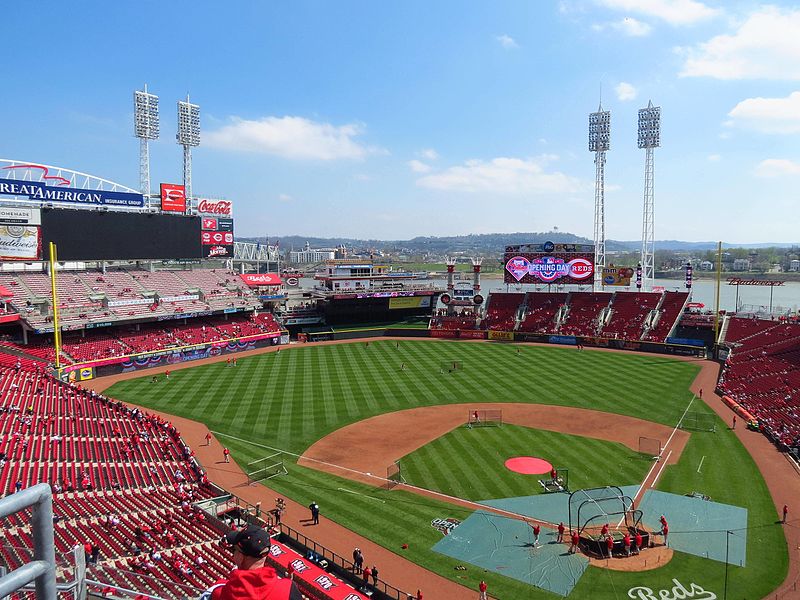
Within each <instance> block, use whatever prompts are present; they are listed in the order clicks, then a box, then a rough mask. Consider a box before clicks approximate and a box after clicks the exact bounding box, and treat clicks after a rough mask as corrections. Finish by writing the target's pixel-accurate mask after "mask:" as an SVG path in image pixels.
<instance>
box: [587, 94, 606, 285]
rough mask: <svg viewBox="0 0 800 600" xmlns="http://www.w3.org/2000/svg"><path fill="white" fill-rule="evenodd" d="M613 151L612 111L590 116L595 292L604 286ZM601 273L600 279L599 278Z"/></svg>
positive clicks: (594, 113) (600, 109)
mask: <svg viewBox="0 0 800 600" xmlns="http://www.w3.org/2000/svg"><path fill="white" fill-rule="evenodd" d="M610 149H611V111H608V110H603V105H602V103H601V104H600V106H599V107H598V108H597V112H593V113H590V114H589V151H590V152H594V269H595V277H594V290H595V291H598V290H599V289H601V287H602V285H603V268H605V266H606V208H605V197H606V190H605V178H606V151H608V150H610ZM597 271H600V277H598V276H597Z"/></svg>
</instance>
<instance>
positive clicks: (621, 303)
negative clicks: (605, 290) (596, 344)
mask: <svg viewBox="0 0 800 600" xmlns="http://www.w3.org/2000/svg"><path fill="white" fill-rule="evenodd" d="M659 300H661V294H654V293H648V292H617V293H616V294H614V302H613V303H612V305H611V319H610V320H609V321H608V323H606V324H605V326H604V327H603V329H602V331H601V332H600V335H601V336H602V337H605V338H616V339H621V340H638V339H640V338H641V337H642V333H643V328H644V323H645V320H646V319H647V315H648V314H650V311H651V310H653V309H655V308H656V306H658V302H659Z"/></svg>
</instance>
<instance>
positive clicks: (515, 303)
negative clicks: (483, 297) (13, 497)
mask: <svg viewBox="0 0 800 600" xmlns="http://www.w3.org/2000/svg"><path fill="white" fill-rule="evenodd" d="M523 300H525V294H524V293H512V294H502V293H492V294H490V295H489V306H488V307H487V308H486V317H484V319H483V321H482V322H481V328H482V329H495V330H499V331H511V330H513V329H514V327H515V325H516V315H517V311H518V310H519V307H520V305H521V304H522V302H523Z"/></svg>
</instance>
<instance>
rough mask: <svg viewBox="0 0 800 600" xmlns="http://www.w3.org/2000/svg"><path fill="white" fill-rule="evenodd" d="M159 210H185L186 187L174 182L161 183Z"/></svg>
mask: <svg viewBox="0 0 800 600" xmlns="http://www.w3.org/2000/svg"><path fill="white" fill-rule="evenodd" d="M161 210H163V211H164V212H186V188H185V187H184V186H182V185H178V184H175V183H162V184H161Z"/></svg>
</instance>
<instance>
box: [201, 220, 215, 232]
mask: <svg viewBox="0 0 800 600" xmlns="http://www.w3.org/2000/svg"><path fill="white" fill-rule="evenodd" d="M202 225H203V227H202V228H203V231H216V230H217V220H216V219H215V218H213V217H203V221H202Z"/></svg>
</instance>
